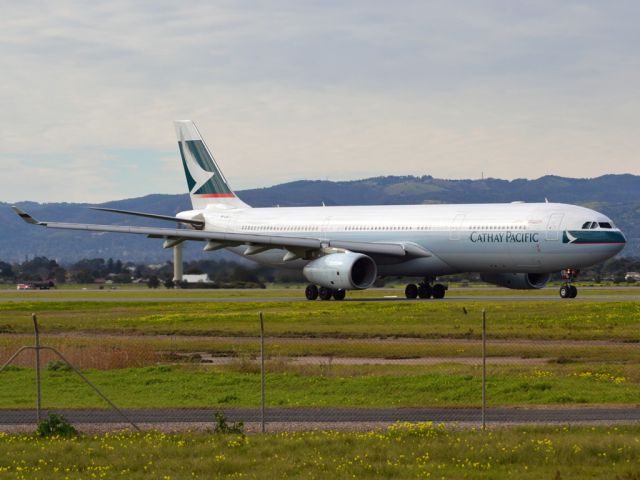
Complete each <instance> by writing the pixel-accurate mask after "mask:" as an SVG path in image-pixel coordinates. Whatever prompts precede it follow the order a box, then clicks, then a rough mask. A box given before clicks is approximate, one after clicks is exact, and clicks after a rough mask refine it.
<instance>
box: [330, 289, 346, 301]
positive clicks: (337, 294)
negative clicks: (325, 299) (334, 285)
mask: <svg viewBox="0 0 640 480" xmlns="http://www.w3.org/2000/svg"><path fill="white" fill-rule="evenodd" d="M346 296H347V291H346V290H334V291H333V298H334V299H335V300H344V297H346Z"/></svg>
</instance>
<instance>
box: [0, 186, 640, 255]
mask: <svg viewBox="0 0 640 480" xmlns="http://www.w3.org/2000/svg"><path fill="white" fill-rule="evenodd" d="M237 193H238V196H240V197H241V198H242V199H243V200H244V201H245V202H247V203H248V204H250V205H252V206H255V207H266V206H276V205H280V206H281V207H289V206H308V205H322V204H323V203H324V204H325V205H327V206H329V205H375V204H396V205H398V204H420V203H424V204H426V203H500V202H512V201H516V200H522V201H526V202H543V201H544V200H545V198H547V199H548V200H549V201H552V202H562V203H572V204H576V205H582V206H585V207H588V208H593V209H595V210H598V211H600V212H602V213H604V214H606V215H608V216H610V217H611V218H612V219H613V221H614V222H616V224H617V225H618V226H619V227H620V228H621V229H622V230H623V231H624V233H625V235H626V236H627V240H628V244H627V247H626V248H625V250H624V251H623V252H622V255H623V256H640V176H636V175H604V176H602V177H597V178H590V179H576V178H564V177H556V176H544V177H541V178H538V179H536V180H524V179H518V180H512V181H509V180H499V179H493V178H488V179H484V180H443V179H438V178H433V177H431V176H423V177H412V176H404V177H397V176H395V177H376V178H368V179H364V180H354V181H348V182H331V181H320V180H318V181H307V180H301V181H296V182H290V183H284V184H281V185H275V186H273V187H268V188H259V189H252V190H244V191H239V192H237ZM18 206H20V207H21V208H23V209H25V210H26V211H28V212H29V213H31V214H33V215H34V216H35V217H36V218H38V217H39V218H42V219H44V220H52V221H53V220H58V221H67V222H78V223H111V224H131V223H135V224H137V225H159V224H158V222H156V221H152V220H143V219H138V218H134V217H123V216H121V215H114V214H108V213H103V212H96V211H93V210H90V209H89V208H88V207H91V206H107V207H112V208H121V209H125V210H137V211H143V212H152V213H161V214H168V215H173V214H176V213H177V212H179V211H182V210H188V209H190V208H191V205H190V202H189V197H188V195H186V194H185V195H147V196H145V197H140V198H131V199H126V200H117V201H112V202H107V203H102V204H99V205H91V204H81V203H34V202H20V203H18ZM9 207H10V205H9V204H7V203H1V202H0V226H1V230H0V260H5V261H21V260H24V259H25V257H27V256H28V257H29V258H31V257H33V256H36V255H42V256H47V257H49V258H55V259H57V260H59V261H61V262H65V263H69V262H73V261H76V260H79V259H82V258H96V257H104V258H109V257H112V258H117V259H121V260H132V261H140V262H161V261H165V260H169V259H170V258H171V252H170V251H168V250H163V249H162V246H161V242H160V241H159V240H151V239H147V238H146V237H144V236H140V235H118V234H110V233H87V232H73V231H60V230H46V229H43V228H36V227H32V226H29V225H27V224H25V223H24V222H23V221H21V220H20V219H19V218H18V217H17V216H16V215H15V214H14V213H13V211H12V210H11V209H10V208H9ZM160 225H164V226H167V224H166V222H162V223H160ZM201 248H202V244H201V243H199V242H191V244H190V245H189V246H188V248H187V249H185V251H186V253H185V255H186V258H204V257H205V254H203V253H202V252H201ZM220 255H223V256H224V255H231V254H227V253H216V256H218V258H219V256H220ZM206 257H207V258H212V254H206ZM234 258H237V257H234Z"/></svg>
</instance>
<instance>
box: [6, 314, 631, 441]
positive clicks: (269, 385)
mask: <svg viewBox="0 0 640 480" xmlns="http://www.w3.org/2000/svg"><path fill="white" fill-rule="evenodd" d="M467 314H468V315H473V316H474V317H477V327H476V328H473V329H470V331H468V332H461V333H460V334H459V335H458V336H457V337H456V338H434V337H433V336H431V337H421V336H411V335H407V334H406V332H405V330H404V329H403V328H401V326H402V321H401V319H399V320H394V321H395V322H396V323H397V325H398V328H397V329H396V328H395V327H394V325H390V326H387V327H386V328H385V329H384V332H376V331H375V328H374V327H372V328H371V330H370V331H366V329H365V333H363V331H362V330H361V329H360V330H358V331H357V332H356V331H353V332H349V331H340V330H335V329H334V330H332V329H326V330H322V329H320V330H319V331H320V333H316V334H314V335H308V334H301V333H300V332H296V331H282V330H281V329H278V328H275V327H276V326H277V324H278V316H277V315H276V314H271V315H270V316H265V317H264V334H263V335H261V324H260V317H261V315H260V314H259V312H256V314H255V324H254V325H253V324H252V325H249V326H246V325H245V327H244V329H243V331H242V332H239V333H238V334H237V335H231V334H227V335H224V336H222V335H217V336H213V335H142V334H140V335H136V334H131V333H130V332H129V333H127V334H123V335H115V334H110V335H105V334H92V333H89V332H83V333H77V334H75V333H64V334H62V333H61V334H48V335H43V336H42V338H41V339H40V343H41V345H42V346H46V347H52V348H53V349H55V350H51V349H43V350H40V351H39V352H37V351H36V349H34V348H31V349H28V350H23V351H22V352H21V353H20V354H19V355H18V356H17V357H16V358H14V359H12V360H11V361H10V362H8V363H7V364H6V365H5V367H4V369H3V371H2V372H0V429H4V430H11V429H13V428H18V427H23V428H26V426H28V427H29V428H32V427H33V425H34V423H35V422H36V420H37V418H38V412H37V408H36V407H37V402H38V400H37V395H36V392H37V391H38V388H37V387H36V377H37V376H38V375H37V373H38V372H37V370H36V368H35V365H36V355H37V353H39V357H40V358H39V365H40V372H39V390H40V391H41V400H40V403H41V408H42V412H41V415H45V414H46V413H48V412H52V411H55V412H60V413H63V415H65V416H66V417H67V418H68V419H69V420H71V421H72V422H74V423H76V424H77V425H78V426H79V428H81V429H82V428H83V425H84V426H88V425H93V426H95V425H100V426H101V428H104V429H109V428H116V427H117V428H119V427H122V426H126V424H127V422H128V421H129V420H130V421H131V422H132V423H134V424H135V425H140V426H143V427H147V428H165V427H167V428H201V427H202V428H206V427H207V426H211V425H212V424H213V422H214V413H215V412H222V413H224V415H225V416H226V418H228V419H229V420H230V421H244V422H245V423H246V424H247V426H248V428H249V429H250V430H254V431H260V430H261V429H262V428H264V429H265V430H266V431H276V430H294V429H296V430H299V429H315V428H318V429H319V428H332V429H333V428H339V429H347V430H349V429H359V430H361V429H370V428H376V427H381V426H384V425H387V424H390V423H394V422H397V421H411V422H413V421H434V422H444V423H448V424H451V423H455V424H459V425H469V426H471V425H472V426H478V427H479V426H481V425H483V423H484V422H486V424H487V425H489V426H491V425H505V424H515V423H527V422H537V423H552V422H561V423H567V424H572V423H576V424H577V423H593V422H606V423H611V422H634V421H638V420H640V409H637V408H636V405H637V404H638V400H639V399H640V374H639V373H638V369H637V365H638V361H639V360H640V347H639V346H638V345H637V344H636V343H633V342H618V341H607V340H563V339H558V338H556V337H553V338H550V339H545V338H544V336H541V335H540V334H537V335H536V337H535V338H532V339H527V338H518V339H510V338H504V335H493V334H492V328H491V311H490V310H489V311H488V313H487V320H486V339H485V340H486V341H485V344H484V348H483V335H482V332H483V315H482V313H481V312H466V311H465V315H467ZM283 315H286V312H283ZM42 321H45V322H46V319H42ZM306 321H307V322H316V324H321V323H322V322H323V316H322V313H317V314H315V317H314V316H310V318H308V319H307V320H306ZM474 324H475V323H474ZM271 327H273V328H271ZM35 345H36V340H35V338H34V335H26V334H20V335H18V334H9V333H5V334H0V365H2V364H5V363H6V362H7V361H8V360H9V359H10V358H11V356H12V355H13V354H14V353H15V352H17V351H18V350H19V349H20V348H21V347H22V346H35ZM483 351H484V352H485V354H484V355H483ZM56 352H59V353H60V354H61V355H62V356H60V355H58V353H56ZM75 369H77V370H78V371H79V372H81V373H82V376H81V375H78V373H77V372H76V371H75ZM83 376H84V378H83ZM92 385H93V386H94V387H95V388H92ZM483 393H485V394H486V395H484V394H483ZM483 399H484V400H485V403H486V409H483ZM110 402H111V403H110ZM114 407H117V408H114ZM118 409H121V410H122V411H121V412H119V411H118Z"/></svg>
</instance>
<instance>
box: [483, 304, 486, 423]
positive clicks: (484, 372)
mask: <svg viewBox="0 0 640 480" xmlns="http://www.w3.org/2000/svg"><path fill="white" fill-rule="evenodd" d="M486 415H487V312H486V310H485V309H484V308H483V309H482V430H485V428H486V427H487V424H486V418H487V417H486Z"/></svg>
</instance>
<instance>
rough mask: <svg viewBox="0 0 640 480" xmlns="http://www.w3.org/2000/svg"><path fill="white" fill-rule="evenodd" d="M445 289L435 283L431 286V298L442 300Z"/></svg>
mask: <svg viewBox="0 0 640 480" xmlns="http://www.w3.org/2000/svg"><path fill="white" fill-rule="evenodd" d="M446 291H447V289H446V288H445V286H444V285H442V284H441V283H436V284H435V285H434V286H433V298H444V295H445V293H446Z"/></svg>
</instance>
